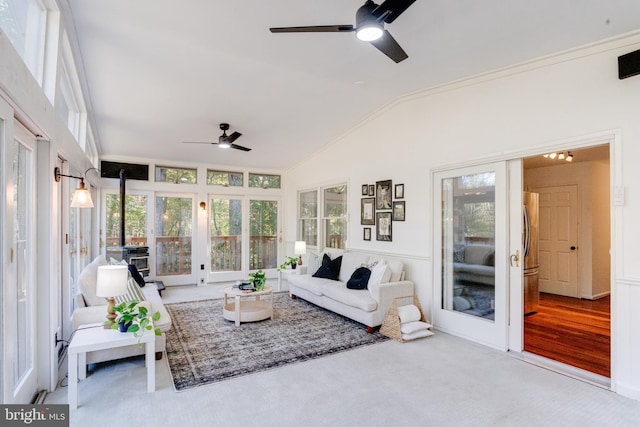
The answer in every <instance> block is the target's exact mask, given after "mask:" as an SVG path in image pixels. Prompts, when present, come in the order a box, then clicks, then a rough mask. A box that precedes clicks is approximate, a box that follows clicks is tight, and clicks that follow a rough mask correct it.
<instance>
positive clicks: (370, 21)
mask: <svg viewBox="0 0 640 427" xmlns="http://www.w3.org/2000/svg"><path fill="white" fill-rule="evenodd" d="M415 1H416V0H385V1H384V2H383V3H382V4H380V5H377V4H375V3H374V2H373V1H371V0H367V2H366V3H365V4H364V5H362V6H360V8H358V10H357V11H356V25H355V27H354V26H353V25H316V26H307V27H277V28H269V30H270V31H271V32H272V33H350V32H354V31H355V33H356V37H358V39H360V40H363V41H368V42H369V43H371V44H372V45H374V46H375V47H376V48H377V49H378V50H379V51H380V52H382V53H384V54H385V55H387V56H388V57H389V58H391V59H393V60H394V61H395V62H396V63H398V62H400V61H404V60H405V59H407V58H408V57H409V56H408V55H407V54H406V52H405V51H404V50H403V49H402V47H400V45H399V44H398V42H396V41H395V39H394V38H393V37H391V34H390V33H389V32H388V31H387V30H385V29H384V24H385V22H386V23H387V24H390V23H392V22H393V21H395V19H396V18H397V17H398V16H400V15H401V14H402V13H403V12H404V11H405V10H407V8H408V7H409V6H411V5H412V4H413V3H414V2H415Z"/></svg>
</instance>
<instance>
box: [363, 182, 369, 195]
mask: <svg viewBox="0 0 640 427" xmlns="http://www.w3.org/2000/svg"><path fill="white" fill-rule="evenodd" d="M362 195H363V196H368V195H369V186H368V185H367V184H362Z"/></svg>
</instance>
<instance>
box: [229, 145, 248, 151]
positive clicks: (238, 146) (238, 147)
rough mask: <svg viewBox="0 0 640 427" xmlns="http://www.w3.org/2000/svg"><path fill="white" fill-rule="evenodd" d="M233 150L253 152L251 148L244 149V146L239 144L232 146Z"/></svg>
mask: <svg viewBox="0 0 640 427" xmlns="http://www.w3.org/2000/svg"><path fill="white" fill-rule="evenodd" d="M231 148H235V149H236V150H241V151H251V148H247V147H243V146H242V145H238V144H231Z"/></svg>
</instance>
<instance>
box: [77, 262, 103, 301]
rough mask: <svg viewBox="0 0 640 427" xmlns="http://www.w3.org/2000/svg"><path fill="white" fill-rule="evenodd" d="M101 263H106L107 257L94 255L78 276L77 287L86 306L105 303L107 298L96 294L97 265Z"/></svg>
mask: <svg viewBox="0 0 640 427" xmlns="http://www.w3.org/2000/svg"><path fill="white" fill-rule="evenodd" d="M101 265H107V259H106V258H105V257H104V255H98V256H97V257H95V259H94V260H93V261H91V262H90V263H89V265H87V266H86V267H85V268H84V269H83V270H82V272H80V275H79V276H78V289H79V290H80V292H81V293H82V297H83V298H84V301H85V303H86V304H87V306H88V307H91V306H94V305H107V300H106V299H105V298H102V297H99V296H97V295H96V286H97V283H98V267H100V266H101Z"/></svg>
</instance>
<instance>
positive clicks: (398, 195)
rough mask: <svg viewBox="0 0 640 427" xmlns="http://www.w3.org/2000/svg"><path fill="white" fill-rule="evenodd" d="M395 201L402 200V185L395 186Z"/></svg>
mask: <svg viewBox="0 0 640 427" xmlns="http://www.w3.org/2000/svg"><path fill="white" fill-rule="evenodd" d="M395 190H396V191H395V194H396V199H404V184H396V187H395Z"/></svg>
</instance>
